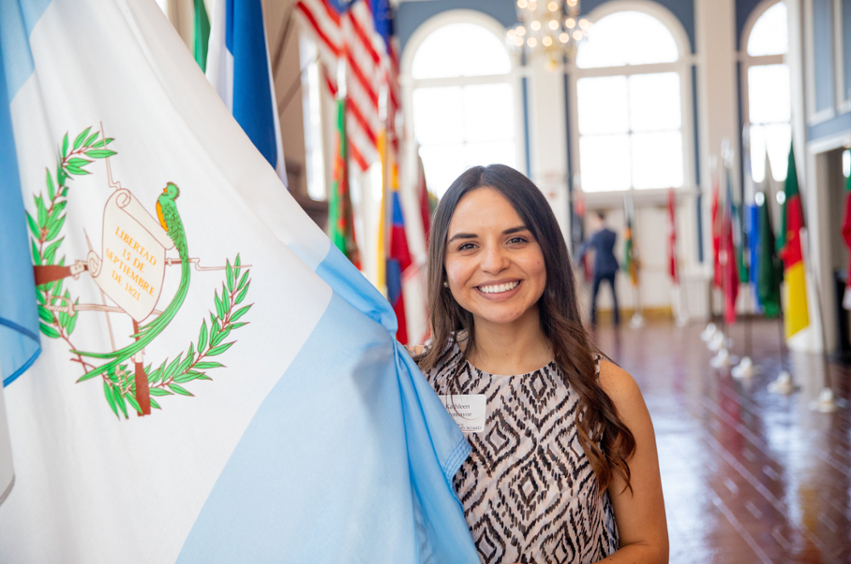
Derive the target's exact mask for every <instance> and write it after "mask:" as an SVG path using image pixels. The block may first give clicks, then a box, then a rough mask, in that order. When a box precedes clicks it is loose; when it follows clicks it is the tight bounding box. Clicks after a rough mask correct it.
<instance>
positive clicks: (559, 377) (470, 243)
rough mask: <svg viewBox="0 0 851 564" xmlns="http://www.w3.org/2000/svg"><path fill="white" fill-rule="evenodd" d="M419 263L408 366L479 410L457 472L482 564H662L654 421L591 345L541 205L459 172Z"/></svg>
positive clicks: (524, 188) (490, 172)
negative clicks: (424, 318)
mask: <svg viewBox="0 0 851 564" xmlns="http://www.w3.org/2000/svg"><path fill="white" fill-rule="evenodd" d="M428 268H429V273H428V279H429V289H428V293H429V306H430V311H431V314H432V317H431V324H432V328H431V329H432V335H433V336H434V338H433V340H432V342H431V343H430V344H429V346H427V347H426V348H425V349H424V351H423V353H422V354H421V355H419V356H418V357H417V362H418V363H419V365H420V367H421V368H422V370H423V372H424V373H425V375H426V378H427V379H428V381H429V382H430V383H431V384H432V386H433V387H434V388H435V390H436V391H437V392H438V393H439V394H444V395H450V396H453V397H452V401H453V402H454V403H459V402H460V403H464V401H465V400H467V399H469V400H470V403H472V401H474V400H478V401H482V400H484V402H485V410H484V411H485V412H484V425H483V426H481V427H476V429H477V431H471V432H469V433H466V434H467V439H468V440H469V442H470V444H471V446H472V454H471V455H470V458H469V459H468V460H467V461H466V462H465V463H464V464H463V465H462V467H461V469H460V470H459V471H458V474H456V476H455V487H456V490H457V493H458V497H459V499H460V500H461V503H462V505H463V506H464V512H465V517H466V519H467V524H468V525H469V527H470V531H471V533H472V535H473V540H474V541H475V543H476V547H477V548H478V550H479V556H480V557H481V559H482V562H485V563H489V564H490V563H493V564H496V563H507V562H521V561H522V562H577V563H589V562H597V561H599V560H602V559H604V558H605V559H606V561H607V562H627V561H629V562H638V563H650V562H654V563H656V562H667V559H668V538H667V527H666V523H665V511H664V503H663V499H662V488H661V482H660V477H659V464H658V458H657V454H656V444H655V439H654V434H653V426H652V423H651V422H650V416H649V414H648V412H647V408H646V407H645V405H644V400H643V399H642V396H641V392H640V391H639V390H638V387H637V385H636V384H635V381H634V380H633V379H632V377H631V376H630V375H629V374H627V373H626V372H624V371H623V370H621V369H620V368H618V367H617V366H615V365H613V364H611V363H609V362H606V361H604V360H602V357H601V355H600V354H599V353H598V352H597V351H596V350H594V349H593V347H592V346H591V344H590V342H589V339H588V336H587V334H586V332H585V329H584V327H583V325H582V320H581V318H580V316H579V310H578V307H577V301H576V288H575V285H574V277H573V271H572V267H571V261H570V257H569V256H568V252H567V246H566V244H565V241H564V238H563V237H562V235H561V231H560V230H559V227H558V224H557V222H556V219H555V216H554V214H553V212H552V210H551V209H550V206H549V204H548V203H547V201H546V199H545V198H544V196H543V194H541V192H540V191H539V190H538V188H537V187H536V186H535V185H534V184H533V183H532V182H531V181H529V179H527V178H526V177H525V176H523V175H522V174H520V173H519V172H517V171H516V170H514V169H512V168H510V167H507V166H504V165H490V166H488V167H474V168H471V169H469V170H467V171H466V172H464V173H463V174H462V175H461V176H460V177H458V179H456V180H455V182H453V183H452V185H451V186H450V187H449V190H448V191H447V192H446V194H445V195H444V197H443V198H442V199H441V201H440V204H439V206H438V208H437V211H436V212H435V217H434V221H433V223H432V232H431V237H430V243H429V263H428ZM459 395H460V396H461V397H460V398H459V397H458V396H459ZM473 396H475V397H473ZM471 427H472V426H471ZM462 430H463V428H462Z"/></svg>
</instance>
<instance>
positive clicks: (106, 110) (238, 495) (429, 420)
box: [0, 0, 478, 564]
mask: <svg viewBox="0 0 851 564" xmlns="http://www.w3.org/2000/svg"><path fill="white" fill-rule="evenodd" d="M0 64H2V72H0V81H2V82H0V90H2V95H0V148H2V152H0V159H2V163H3V172H2V175H0V187H2V193H0V196H1V197H2V200H0V226H2V231H0V233H2V237H3V239H2V246H0V262H2V268H0V272H2V278H0V282H2V286H0V316H2V318H3V319H4V320H5V321H4V323H3V329H2V331H4V332H3V333H2V345H3V352H2V355H3V356H2V371H3V377H4V379H6V380H7V386H6V388H5V390H4V392H5V410H6V414H7V419H8V428H9V437H10V439H11V452H12V455H13V457H14V458H13V460H14V472H15V482H14V485H13V486H12V489H11V491H10V493H9V495H8V497H7V498H6V499H5V501H4V502H3V503H2V505H0V562H3V563H4V564H18V563H22V564H39V563H50V564H53V563H57V562H62V563H77V562H80V563H86V564H90V563H113V562H156V563H170V562H180V563H184V562H186V563H195V562H197V563H201V562H203V563H211V562H251V563H263V562H311V563H323V562H327V563H330V562H334V563H338V562H370V563H372V562H378V563H388V564H390V563H393V564H398V563H416V562H459V563H460V562H469V563H472V562H478V557H477V555H476V550H475V547H474V546H473V543H472V541H471V539H470V535H469V531H468V529H467V526H466V523H465V521H464V515H463V510H462V507H461V505H460V503H459V502H458V499H457V498H456V496H455V494H454V491H453V489H452V485H451V480H452V477H453V475H454V473H455V471H456V470H457V468H458V467H459V465H460V464H461V462H462V460H463V459H464V458H465V457H466V456H467V454H468V453H469V446H468V444H467V443H466V441H465V440H464V438H463V436H462V434H461V432H460V431H459V429H458V427H457V426H456V425H455V423H454V422H453V421H452V419H451V418H450V417H449V415H448V414H447V413H446V411H445V410H444V408H443V406H442V404H441V403H440V401H439V399H438V397H437V396H436V395H435V394H434V393H433V391H432V390H431V389H430V388H429V386H428V384H427V383H426V381H425V379H424V378H423V377H422V375H421V374H420V373H419V372H418V370H417V368H416V366H415V365H414V364H413V362H412V361H411V359H410V357H409V356H408V355H407V353H406V352H405V351H404V349H403V348H401V347H400V345H398V343H397V342H396V341H395V340H394V338H393V334H394V332H395V327H396V326H395V323H396V321H395V318H394V316H393V312H392V309H391V308H390V306H389V304H388V303H387V302H386V301H385V300H384V298H383V297H382V296H381V295H380V294H378V292H377V291H375V290H374V289H373V288H372V286H371V285H370V284H369V283H368V282H367V281H366V280H365V279H364V278H363V277H362V276H361V275H360V273H358V272H357V271H356V270H355V269H354V267H353V266H352V265H351V264H350V263H349V262H348V261H347V260H346V259H345V258H343V256H342V255H341V254H340V253H339V252H338V251H337V250H336V249H335V248H334V247H333V245H331V244H330V242H329V240H328V239H327V238H326V237H325V235H324V234H323V233H322V232H321V230H320V229H319V228H318V227H317V226H316V225H315V224H313V223H312V222H311V221H310V219H309V218H308V217H307V215H305V214H304V213H303V211H302V210H301V209H300V208H299V206H298V205H297V204H296V203H295V201H294V200H293V199H292V198H291V197H290V196H289V194H288V193H287V192H286V191H285V190H283V189H282V186H281V183H280V180H279V178H278V176H277V174H276V173H275V171H274V169H273V168H272V167H270V166H269V164H268V163H267V162H266V161H265V160H264V157H263V156H262V155H261V154H260V153H259V152H258V151H257V150H256V149H255V147H254V146H253V145H252V143H251V142H250V140H249V138H248V137H247V136H246V135H245V133H244V132H243V130H242V129H241V128H240V127H239V125H238V124H237V123H236V121H234V119H233V118H232V116H231V115H230V114H228V112H227V111H226V109H225V108H224V106H223V105H222V104H221V101H220V100H219V98H218V96H217V94H216V92H215V91H214V90H213V89H212V88H211V87H210V85H209V83H208V82H207V80H206V79H205V77H204V75H203V74H202V72H201V70H200V69H199V68H198V66H197V65H196V64H195V62H194V60H193V59H192V57H191V55H190V54H189V52H188V51H187V50H186V48H185V46H184V44H183V43H182V42H181V40H180V39H179V37H178V36H177V35H176V33H175V32H174V30H173V29H172V27H171V25H170V24H169V23H168V21H167V20H166V18H165V16H164V15H163V14H162V13H161V11H160V9H159V8H158V7H157V5H156V3H154V2H152V1H150V0H52V1H50V0H19V1H10V0H0ZM21 195H23V200H22V198H21ZM22 257H25V258H22ZM33 265H35V266H33ZM39 340H40V341H41V355H40V356H39V357H38V359H37V360H35V362H32V359H33V358H34V356H35V355H36V354H37V351H38V347H39V344H38V341H39ZM29 363H32V365H31V366H30V367H29V368H28V369H26V370H25V371H23V372H22V370H23V369H25V368H26V366H27V364H29ZM14 376H17V377H16V378H15V379H14V381H11V378H12V377H14ZM1 414H2V409H0V415H1ZM4 452H5V451H4V450H3V448H2V440H0V478H2V477H3V476H4V474H3V473H2V467H3V466H2V464H7V465H8V454H7V453H6V454H4Z"/></svg>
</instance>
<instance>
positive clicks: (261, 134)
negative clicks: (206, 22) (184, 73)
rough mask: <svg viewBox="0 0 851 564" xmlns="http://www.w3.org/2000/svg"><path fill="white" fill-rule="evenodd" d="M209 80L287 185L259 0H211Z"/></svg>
mask: <svg viewBox="0 0 851 564" xmlns="http://www.w3.org/2000/svg"><path fill="white" fill-rule="evenodd" d="M207 78H208V79H209V80H210V83H211V84H212V85H213V87H214V88H215V89H216V91H217V92H218V93H219V96H220V97H221V98H222V101H223V102H224V103H225V105H226V106H227V107H228V110H230V112H231V113H232V114H233V117H234V118H235V119H236V121H237V122H238V123H239V125H241V126H242V129H243V130H244V131H245V133H246V135H248V137H249V139H251V142H252V143H254V146H255V147H257V150H258V151H260V152H261V153H262V154H263V156H264V157H265V158H266V160H267V161H269V164H270V165H272V168H274V169H275V170H276V171H277V172H278V176H280V177H281V180H282V181H283V183H284V185H286V184H287V171H286V167H285V163H284V150H283V145H282V144H281V125H280V121H279V118H278V101H277V97H276V96H275V82H274V80H273V78H272V63H271V58H270V57H269V46H268V42H267V41H266V26H265V25H264V23H263V6H262V5H261V2H260V0H215V2H214V4H213V13H212V17H211V22H210V43H209V46H208V51H207Z"/></svg>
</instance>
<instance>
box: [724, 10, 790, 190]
mask: <svg viewBox="0 0 851 564" xmlns="http://www.w3.org/2000/svg"><path fill="white" fill-rule="evenodd" d="M781 2H785V0H762V2H760V3H759V4H757V6H756V8H754V9H753V11H752V12H751V13H750V15H749V16H748V19H747V20H745V25H744V27H743V28H742V35H741V37H740V41H739V53H738V61H739V68H740V73H739V84H741V100H739V102H740V104H741V108H742V125H743V126H744V125H747V126H748V129H750V127H751V126H752V125H753V123H752V122H751V117H750V111H751V110H750V92H751V91H750V84H749V82H748V74H749V73H748V71H749V70H750V68H751V67H761V66H766V65H780V64H782V65H786V68H787V69H789V71H790V87H791V69H790V68H789V63H788V61H787V60H786V57H787V56H788V55H789V46H788V44H787V47H786V53H784V54H782V55H749V54H748V42H749V41H750V38H751V33H752V32H753V29H754V26H756V22H757V21H759V19H760V18H761V17H762V16H763V15H764V14H765V12H767V11H768V10H769V8H771V7H773V6H775V5H777V4H780V3H781ZM786 17H787V20H786V21H787V26H788V17H789V6H788V4H787V5H786ZM790 39H791V38H790ZM793 104H794V101H793V100H792V95H791V92H790V96H789V106H790V108H789V122H788V123H789V127H790V129H794V128H792V121H793V119H794V116H793V115H792V114H793V113H794V109H793V107H792V106H793ZM792 139H793V140H794V131H793V133H792ZM766 150H767V149H766ZM743 162H744V161H743ZM751 166H753V163H751ZM771 166H772V169H773V168H774V166H775V164H774V163H772V165H771ZM773 178H774V173H773V172H772V179H773ZM773 182H782V181H777V180H773Z"/></svg>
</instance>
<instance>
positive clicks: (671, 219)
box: [668, 188, 680, 284]
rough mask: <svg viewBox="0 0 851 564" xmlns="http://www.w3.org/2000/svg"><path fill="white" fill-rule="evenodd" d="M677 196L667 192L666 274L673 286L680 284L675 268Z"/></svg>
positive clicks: (672, 192) (671, 190)
mask: <svg viewBox="0 0 851 564" xmlns="http://www.w3.org/2000/svg"><path fill="white" fill-rule="evenodd" d="M676 208H677V196H676V194H674V189H673V188H671V189H669V190H668V274H669V275H670V276H671V281H673V283H674V284H679V283H680V272H679V269H678V268H677V220H676Z"/></svg>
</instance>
